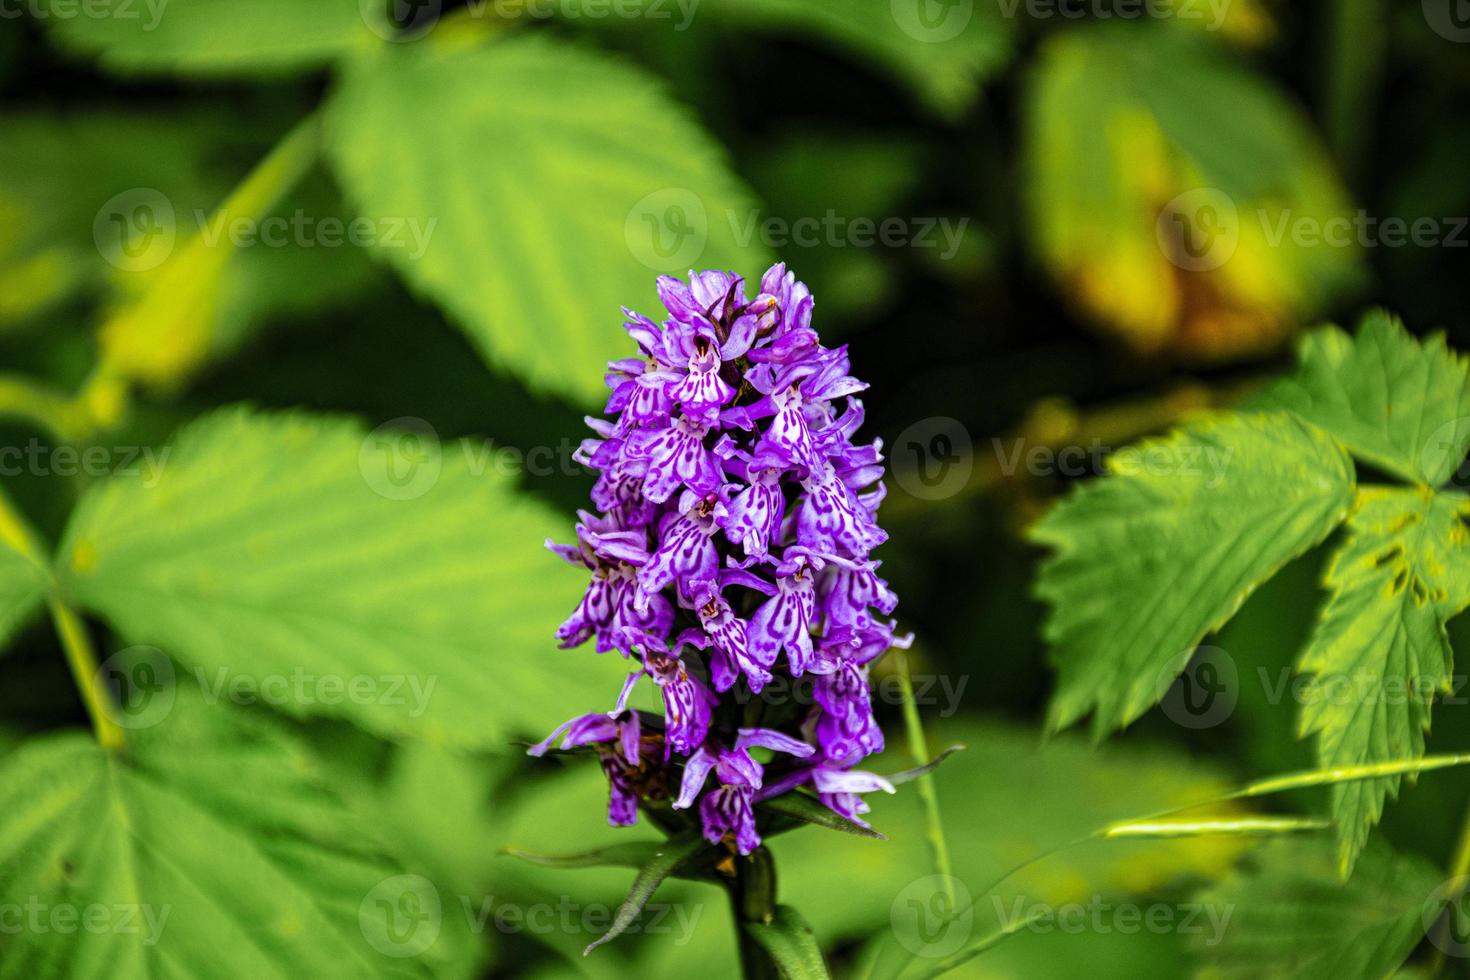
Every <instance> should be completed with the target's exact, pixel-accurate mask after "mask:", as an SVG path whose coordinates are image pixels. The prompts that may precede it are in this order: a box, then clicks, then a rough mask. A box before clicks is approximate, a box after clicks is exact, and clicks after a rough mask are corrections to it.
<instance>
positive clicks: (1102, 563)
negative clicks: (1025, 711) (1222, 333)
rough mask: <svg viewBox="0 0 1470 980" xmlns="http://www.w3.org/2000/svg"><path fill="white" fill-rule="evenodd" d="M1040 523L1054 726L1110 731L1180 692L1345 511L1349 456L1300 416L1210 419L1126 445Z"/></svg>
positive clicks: (1035, 532)
mask: <svg viewBox="0 0 1470 980" xmlns="http://www.w3.org/2000/svg"><path fill="white" fill-rule="evenodd" d="M1109 468H1110V470H1111V475H1109V476H1107V477H1105V478H1103V479H1098V480H1093V481H1090V482H1088V483H1085V484H1082V485H1080V486H1079V487H1078V488H1077V489H1076V490H1075V491H1074V492H1073V494H1072V495H1071V496H1070V497H1069V498H1068V499H1066V500H1065V501H1063V502H1062V503H1061V504H1060V505H1059V506H1058V507H1057V508H1056V509H1055V510H1053V511H1052V512H1051V513H1050V514H1049V515H1048V516H1047V517H1045V518H1044V519H1043V520H1042V521H1041V522H1040V523H1038V524H1037V525H1036V526H1035V527H1034V528H1033V529H1032V531H1031V537H1032V539H1033V540H1034V541H1036V542H1038V543H1040V544H1043V545H1046V546H1049V547H1050V548H1051V549H1053V551H1054V554H1053V555H1052V557H1051V558H1049V559H1048V560H1047V561H1046V562H1045V564H1044V565H1043V566H1042V568H1041V572H1040V577H1039V579H1038V581H1037V586H1036V593H1037V595H1038V596H1040V597H1041V598H1042V599H1044V600H1046V601H1047V603H1048V604H1049V605H1050V606H1051V610H1050V613H1049V615H1048V618H1047V622H1046V628H1045V632H1046V638H1047V640H1048V641H1049V642H1050V643H1051V644H1052V655H1053V659H1054V661H1055V663H1056V665H1057V668H1058V670H1059V672H1060V684H1059V689H1058V691H1057V693H1056V695H1055V697H1054V698H1053V700H1052V704H1051V708H1050V711H1049V713H1048V722H1047V723H1048V726H1049V727H1050V728H1051V729H1053V730H1056V729H1060V728H1065V727H1066V726H1068V725H1070V724H1072V723H1074V722H1076V721H1077V720H1078V719H1080V718H1081V717H1083V716H1084V715H1086V714H1087V713H1088V712H1089V711H1092V712H1093V731H1094V732H1095V733H1096V734H1097V735H1098V736H1101V735H1103V734H1105V733H1107V732H1108V731H1109V730H1111V729H1114V728H1119V727H1122V726H1124V725H1127V724H1128V723H1130V722H1132V721H1133V720H1134V719H1136V718H1137V717H1138V716H1139V715H1141V714H1142V713H1143V712H1144V711H1146V710H1147V709H1148V708H1149V707H1150V706H1151V705H1153V704H1154V703H1156V702H1157V701H1158V700H1159V699H1160V698H1161V697H1162V696H1163V694H1164V693H1165V692H1166V691H1167V689H1168V687H1169V685H1170V684H1171V683H1172V682H1173V680H1174V678H1175V677H1176V676H1177V675H1178V674H1179V672H1180V671H1181V670H1182V669H1183V668H1184V666H1185V665H1186V663H1187V662H1188V659H1189V657H1190V655H1191V654H1192V652H1193V650H1194V648H1195V647H1196V646H1197V645H1198V644H1199V642H1200V640H1201V639H1203V638H1204V636H1205V634H1207V633H1209V632H1210V631H1212V630H1216V629H1218V628H1219V627H1220V626H1221V625H1222V624H1223V623H1224V622H1225V621H1226V620H1227V619H1229V618H1230V617H1231V616H1232V615H1233V614H1234V613H1235V611H1236V610H1237V609H1239V608H1240V605H1241V603H1243V602H1244V601H1245V599H1246V597H1247V596H1248V595H1250V593H1251V591H1252V590H1253V589H1254V588H1255V587H1256V586H1257V585H1259V584H1260V583H1261V582H1263V581H1265V580H1266V579H1268V578H1270V577H1271V576H1272V575H1273V574H1275V572H1276V571H1277V570H1278V569H1279V568H1280V567H1281V566H1282V565H1284V564H1286V562H1288V561H1290V560H1291V559H1292V558H1294V557H1296V556H1298V555H1300V554H1302V553H1303V552H1305V551H1307V550H1308V549H1309V548H1311V547H1312V546H1314V545H1316V544H1317V543H1319V542H1320V541H1321V540H1322V539H1323V538H1325V537H1326V536H1327V534H1328V533H1329V532H1330V531H1331V530H1332V529H1333V528H1334V527H1335V526H1336V525H1337V524H1338V523H1339V522H1341V521H1342V519H1343V518H1344V517H1345V516H1346V514H1347V510H1348V507H1349V504H1350V503H1351V501H1352V493H1353V485H1354V483H1353V472H1352V466H1351V463H1350V462H1349V461H1348V458H1347V455H1346V454H1345V453H1344V452H1343V451H1342V449H1341V448H1340V447H1338V445H1337V444H1336V443H1334V442H1333V441H1332V440H1331V439H1330V438H1329V437H1328V436H1327V435H1326V434H1325V433H1323V432H1322V431H1321V430H1320V429H1317V428H1315V427H1313V426H1310V425H1307V424H1305V423H1302V422H1300V421H1298V420H1296V419H1294V418H1292V417H1290V416H1289V415H1285V414H1277V415H1231V416H1219V417H1215V418H1212V419H1206V420H1202V421H1200V422H1197V423H1195V424H1193V425H1190V426H1188V427H1186V428H1183V429H1181V430H1179V431H1178V432H1176V433H1175V434H1173V435H1171V436H1169V437H1168V438H1166V439H1162V440H1158V441H1153V442H1146V443H1143V444H1141V445H1139V446H1136V447H1133V448H1130V449H1126V450H1123V451H1121V452H1120V453H1118V454H1116V455H1115V456H1114V457H1112V459H1111V460H1110V467H1109Z"/></svg>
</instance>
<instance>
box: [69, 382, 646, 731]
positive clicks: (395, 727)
mask: <svg viewBox="0 0 1470 980" xmlns="http://www.w3.org/2000/svg"><path fill="white" fill-rule="evenodd" d="M418 438H419V437H418V436H416V435H415V434H413V433H407V434H398V435H394V434H391V433H390V434H387V435H384V434H383V433H381V432H380V433H378V434H377V435H369V434H367V433H365V432H364V431H363V430H362V429H361V428H360V427H359V426H357V425H356V424H354V423H351V422H348V421H345V420H341V419H332V418H316V417H311V416H302V415H283V414H265V413H256V412H251V411H248V410H243V409H235V410H227V411H222V412H220V413H217V414H215V415H213V416H210V417H208V418H205V419H203V420H201V421H199V422H197V423H195V424H193V425H191V426H190V427H188V428H187V429H185V430H184V431H183V432H181V433H180V434H179V437H178V439H177V440H176V442H175V443H174V445H173V446H172V448H171V451H170V453H169V455H168V456H167V457H166V462H165V463H164V464H163V466H162V468H161V471H160V472H159V473H157V474H154V475H152V477H151V479H150V474H147V473H139V474H138V475H136V476H134V477H132V478H127V477H120V478H116V479H114V480H112V481H110V482H108V483H106V484H104V485H102V486H100V487H98V488H97V489H96V490H94V491H93V492H92V493H90V494H88V495H87V497H86V498H85V499H84V500H83V501H82V502H81V504H80V505H79V506H78V508H77V512H76V514H75V516H74V518H73V520H72V523H71V525H70V527H69V528H68V529H67V534H66V537H65V539H64V541H63V543H62V546H61V548H60V550H59V555H60V560H59V561H60V566H61V572H60V574H61V575H62V580H63V587H64V588H65V589H66V591H67V593H68V594H69V595H70V596H71V597H73V598H74V599H75V601H76V602H78V603H80V604H81V605H82V606H83V607H85V608H87V609H89V610H92V611H94V612H97V613H99V614H100V615H102V616H104V617H105V618H106V619H107V620H108V621H109V622H111V623H112V624H113V625H114V626H115V627H116V628H117V629H118V630H119V632H121V633H122V634H123V635H124V636H125V637H127V638H128V639H129V641H130V642H133V643H147V644H154V645H157V646H158V647H160V648H162V649H163V650H165V651H166V652H167V653H168V654H169V655H170V656H172V657H174V658H175V659H177V660H178V661H179V662H180V663H181V664H183V665H185V666H186V667H188V668H190V669H191V670H190V673H191V676H194V677H196V678H197V679H198V680H199V681H200V682H201V683H202V684H203V685H204V686H205V688H206V689H213V690H215V691H216V692H218V691H220V690H223V691H225V692H226V693H227V694H228V692H229V691H230V690H232V685H235V684H239V683H242V681H243V682H246V683H247V684H248V687H247V690H253V691H257V692H260V693H261V694H263V695H269V694H270V692H271V691H272V687H271V683H272V681H271V679H272V678H285V679H287V680H288V681H289V679H290V678H292V677H293V676H295V675H298V674H301V675H304V676H306V677H308V678H309V679H312V680H314V681H321V680H322V679H324V678H325V679H335V680H333V681H332V683H333V685H334V686H333V687H332V688H331V689H330V690H329V688H328V687H325V686H320V685H318V684H315V683H312V684H310V685H309V687H308V697H306V698H305V699H298V698H296V697H288V698H285V699H283V700H279V701H278V700H277V699H276V698H274V697H272V698H271V701H272V703H278V705H279V707H280V708H281V709H282V710H284V711H287V712H289V713H291V714H295V715H328V716H335V717H344V718H347V719H349V720H351V721H353V722H355V723H356V724H358V725H361V726H362V727H364V728H366V729H367V730H369V731H372V732H375V733H377V734H380V735H388V736H402V735H410V734H412V735H418V736H422V737H425V738H429V739H432V740H434V741H438V742H442V743H447V744H454V745H461V746H485V745H493V744H498V743H502V742H503V741H504V740H505V739H506V738H508V737H509V736H510V735H511V734H515V733H519V734H525V733H528V732H539V731H540V730H541V729H542V728H543V727H544V728H550V727H551V726H552V725H553V724H555V723H556V722H558V721H560V720H561V718H562V717H563V716H564V715H565V714H566V712H567V710H568V707H569V706H572V705H585V706H587V707H588V708H592V707H595V706H597V705H598V704H600V703H601V702H602V701H604V700H606V697H607V694H606V692H607V691H608V690H609V686H611V688H612V689H614V690H615V689H616V684H617V681H616V678H617V677H618V676H619V674H620V671H619V670H618V668H617V667H616V666H613V665H611V664H601V663H596V664H592V665H587V664H583V665H581V666H580V667H579V668H578V669H577V670H576V671H569V672H566V673H564V674H563V675H562V679H561V681H560V682H559V683H558V684H557V685H556V686H555V687H554V688H549V687H548V686H547V685H546V684H545V678H546V671H547V669H548V661H547V660H545V659H543V658H542V656H540V655H539V653H538V652H539V651H541V650H543V649H544V648H545V637H546V636H548V635H549V634H550V633H552V632H554V630H555V627H556V624H557V623H558V622H560V620H561V618H562V617H564V616H565V615H566V613H567V612H568V611H570V610H571V609H572V608H574V607H575V605H576V602H577V588H578V584H579V583H578V582H577V581H576V576H575V575H573V574H571V573H568V574H566V575H564V576H561V577H560V578H559V579H552V578H551V577H550V576H548V575H547V574H545V573H544V569H545V568H546V567H547V563H548V561H549V560H550V559H548V557H547V556H546V554H545V552H544V551H543V550H542V549H541V547H540V543H541V542H542V541H543V540H545V538H546V537H547V536H548V535H550V534H553V533H555V532H557V531H558V530H559V527H560V525H559V522H558V521H557V520H555V519H554V518H553V517H552V516H551V515H550V514H549V513H547V511H546V510H545V509H544V508H543V507H541V506H540V505H537V504H535V503H533V502H531V501H530V500H527V499H525V498H519V497H516V496H514V495H513V494H512V493H511V489H510V487H509V485H508V484H509V481H508V480H507V479H506V478H505V477H501V476H497V475H494V474H490V473H476V472H475V467H476V462H475V461H476V459H477V458H478V459H479V460H480V461H481V462H484V457H483V455H482V456H480V457H476V456H475V447H474V446H471V445H469V444H456V443H450V444H447V445H445V446H443V447H442V449H441V448H440V447H439V446H438V445H437V444H434V443H427V442H423V443H420V442H410V443H405V442H403V440H415V439H418ZM479 449H480V451H481V452H483V450H484V447H483V446H481V447H479ZM414 454H417V455H414ZM154 481H156V485H150V484H151V483H153V482H154ZM395 497H396V498H397V499H394V498H395ZM487 556H494V559H495V560H494V561H488V560H486V559H487ZM551 656H554V655H551ZM599 667H605V668H607V669H601V670H600V669H598V668H599ZM276 683H279V681H277V682H276ZM293 683H294V682H293ZM354 683H358V684H364V685H367V686H366V687H365V688H363V689H364V690H366V691H367V692H368V693H367V694H366V695H362V694H359V695H354V694H353V693H352V692H353V687H352V685H353V684H354ZM221 685H222V687H221ZM331 690H335V691H336V693H335V694H332V693H331Z"/></svg>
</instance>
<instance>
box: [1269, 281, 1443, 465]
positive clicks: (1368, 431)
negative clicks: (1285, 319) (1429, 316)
mask: <svg viewBox="0 0 1470 980" xmlns="http://www.w3.org/2000/svg"><path fill="white" fill-rule="evenodd" d="M1299 356H1300V361H1301V364H1300V367H1299V368H1298V369H1297V371H1296V373H1295V374H1294V375H1293V376H1292V377H1290V378H1288V379H1286V380H1283V381H1282V382H1280V383H1279V384H1277V385H1275V386H1273V387H1272V389H1271V390H1270V391H1269V392H1267V393H1266V394H1265V395H1263V396H1262V398H1261V401H1262V403H1263V405H1264V406H1265V407H1269V408H1285V409H1290V410H1291V411H1293V412H1295V413H1296V414H1298V415H1300V416H1301V417H1302V418H1304V419H1306V420H1307V421H1309V422H1312V423H1314V424H1316V425H1319V426H1321V427H1322V428H1324V429H1326V430H1327V431H1328V432H1330V433H1332V435H1333V436H1335V437H1336V438H1337V439H1338V441H1340V442H1341V443H1342V444H1343V445H1345V446H1347V448H1348V451H1349V452H1351V453H1352V454H1353V455H1355V456H1359V457H1361V458H1362V459H1363V460H1365V461H1367V462H1369V463H1372V464H1373V465H1374V466H1377V467H1380V468H1382V469H1385V470H1388V471H1389V472H1391V473H1394V474H1396V475H1398V476H1402V477H1404V478H1405V479H1407V480H1413V481H1415V482H1422V483H1427V484H1429V485H1430V486H1439V485H1441V484H1442V483H1444V482H1445V481H1446V480H1447V479H1449V477H1450V476H1451V475H1452V474H1454V472H1455V470H1456V468H1458V467H1459V465H1460V464H1461V463H1463V462H1464V461H1465V453H1466V451H1467V450H1470V359H1467V358H1464V357H1462V356H1460V355H1459V354H1456V353H1454V352H1452V351H1451V350H1449V349H1448V348H1447V347H1446V346H1445V341H1444V337H1443V336H1441V335H1435V336H1432V337H1430V338H1429V339H1428V340H1425V341H1423V342H1420V341H1419V340H1417V339H1415V338H1414V337H1412V336H1410V335H1409V333H1408V331H1406V330H1405V329H1404V326H1403V324H1402V323H1401V322H1400V321H1399V319H1398V318H1397V317H1395V316H1393V315H1392V314H1390V313H1387V312H1385V311H1383V310H1374V311H1373V312H1371V313H1369V314H1367V315H1366V316H1365V317H1363V320H1362V322H1361V323H1360V324H1359V326H1358V334H1357V336H1356V337H1349V336H1348V335H1347V334H1346V333H1344V332H1343V331H1342V330H1339V329H1338V328H1336V327H1327V328H1324V329H1321V330H1317V331H1314V332H1313V333H1311V334H1309V335H1308V336H1307V337H1305V338H1304V339H1303V340H1302V343H1301V347H1300V352H1299Z"/></svg>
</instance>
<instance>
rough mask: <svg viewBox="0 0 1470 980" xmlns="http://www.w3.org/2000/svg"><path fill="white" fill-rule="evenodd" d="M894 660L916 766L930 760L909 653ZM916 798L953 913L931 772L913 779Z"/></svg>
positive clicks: (946, 846) (952, 888)
mask: <svg viewBox="0 0 1470 980" xmlns="http://www.w3.org/2000/svg"><path fill="white" fill-rule="evenodd" d="M894 662H895V663H896V664H897V668H898V683H899V688H900V690H901V691H902V693H903V721H904V729H905V730H906V732H907V734H908V740H909V754H910V755H912V756H913V758H914V764H915V765H917V766H921V767H922V766H927V765H928V764H929V762H930V755H929V742H928V740H927V739H926V738H925V737H924V722H923V720H922V719H921V718H920V717H919V706H918V704H917V703H916V702H915V701H914V683H913V680H912V678H910V677H909V655H908V653H906V652H904V651H896V652H895V654H894ZM917 786H918V790H919V800H920V801H921V802H922V803H923V804H924V816H925V819H926V820H927V822H928V825H929V826H928V839H929V850H930V852H931V853H932V854H933V856H934V870H935V871H936V872H937V873H938V874H939V876H940V878H941V879H942V881H943V884H944V896H945V898H946V899H947V900H948V903H949V904H948V906H947V907H948V908H949V910H950V914H952V915H953V914H955V913H956V912H957V911H958V909H957V908H956V906H957V905H958V903H959V900H958V897H957V896H956V894H955V879H954V867H953V865H952V864H951V863H950V859H949V844H948V843H947V842H946V841H945V838H944V820H943V817H942V816H941V814H940V812H939V794H938V792H937V791H936V790H935V789H934V775H933V774H932V773H925V774H924V775H922V776H920V777H919V778H918V781H917Z"/></svg>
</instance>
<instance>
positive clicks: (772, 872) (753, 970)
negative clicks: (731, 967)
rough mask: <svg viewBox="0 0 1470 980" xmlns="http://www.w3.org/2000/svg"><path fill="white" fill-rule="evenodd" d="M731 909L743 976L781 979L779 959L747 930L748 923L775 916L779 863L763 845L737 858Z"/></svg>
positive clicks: (758, 979) (764, 921) (751, 979)
mask: <svg viewBox="0 0 1470 980" xmlns="http://www.w3.org/2000/svg"><path fill="white" fill-rule="evenodd" d="M730 909H731V911H732V912H734V914H735V924H736V928H737V931H738V932H739V935H740V975H741V976H742V977H744V978H745V980H780V978H781V970H780V968H779V967H778V966H777V965H776V962H775V961H774V960H773V959H771V956H770V954H769V953H767V952H766V951H765V949H763V948H762V947H761V944H760V943H758V942H756V941H755V940H754V939H753V938H751V936H750V934H749V933H747V932H746V930H745V923H747V922H759V923H761V924H763V925H766V924H769V923H771V922H773V921H774V920H775V918H776V862H775V861H774V860H773V859H772V857H771V852H770V851H768V850H766V849H765V848H764V847H760V848H757V849H756V850H755V852H754V853H752V854H751V855H750V856H749V857H737V858H736V859H735V881H734V882H733V883H732V884H731V886H730Z"/></svg>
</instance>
